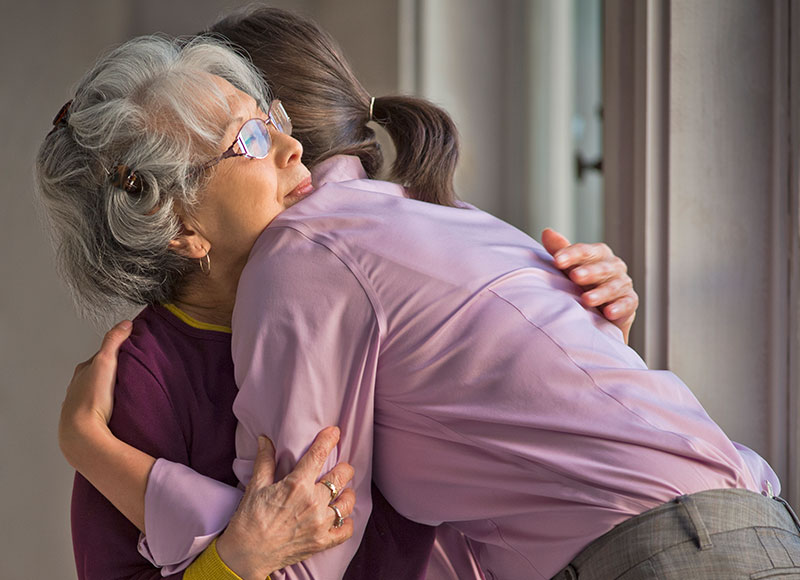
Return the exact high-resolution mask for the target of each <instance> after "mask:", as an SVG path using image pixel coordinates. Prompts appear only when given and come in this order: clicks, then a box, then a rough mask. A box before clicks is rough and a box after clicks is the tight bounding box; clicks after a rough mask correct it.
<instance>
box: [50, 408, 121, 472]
mask: <svg viewBox="0 0 800 580" xmlns="http://www.w3.org/2000/svg"><path fill="white" fill-rule="evenodd" d="M113 441H117V439H116V437H114V435H113V434H112V433H111V430H110V429H109V428H108V425H107V424H106V423H105V422H103V421H101V420H100V419H99V418H98V417H97V416H96V415H94V414H89V415H88V416H86V417H78V416H70V417H64V416H62V417H61V420H60V421H59V424H58V444H59V447H60V448H61V453H62V454H63V455H64V457H65V458H66V460H67V462H68V463H69V464H70V465H71V466H72V467H74V468H75V469H79V467H80V465H79V464H80V463H81V460H82V457H83V456H85V455H87V454H92V453H93V451H92V450H93V449H97V448H98V447H99V446H101V445H104V444H108V443H109V442H113Z"/></svg>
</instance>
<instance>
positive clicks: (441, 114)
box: [372, 96, 458, 206]
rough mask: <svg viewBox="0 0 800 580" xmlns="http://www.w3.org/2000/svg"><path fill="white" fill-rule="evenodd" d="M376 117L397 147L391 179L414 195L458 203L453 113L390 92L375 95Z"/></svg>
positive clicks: (452, 204)
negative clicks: (387, 94)
mask: <svg viewBox="0 0 800 580" xmlns="http://www.w3.org/2000/svg"><path fill="white" fill-rule="evenodd" d="M372 120H373V121H375V122H376V123H377V124H378V125H380V126H382V127H383V128H384V129H385V130H386V131H387V132H388V133H389V136H390V137H391V138H392V142H393V143H394V146H395V149H396V150H397V157H396V159H395V161H394V163H393V164H392V169H391V172H390V174H389V175H390V180H391V181H394V182H396V183H399V184H401V185H403V186H405V188H406V189H407V190H408V192H409V195H410V197H412V198H413V199H418V200H420V201H426V202H429V203H435V204H438V205H448V206H455V205H456V196H455V190H454V187H453V174H454V173H455V169H456V163H457V162H458V131H457V130H456V126H455V123H453V120H452V119H451V118H450V115H448V114H447V112H445V111H444V110H443V109H441V108H440V107H437V106H436V105H434V104H433V103H431V102H430V101H427V100H425V99H421V98H418V97H406V96H389V97H379V98H377V99H375V101H374V103H373V106H372Z"/></svg>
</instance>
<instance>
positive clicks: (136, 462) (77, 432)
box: [59, 420, 155, 532]
mask: <svg viewBox="0 0 800 580" xmlns="http://www.w3.org/2000/svg"><path fill="white" fill-rule="evenodd" d="M59 444H60V446H61V451H62V453H63V454H64V457H66V459H67V461H68V462H69V464H70V465H72V466H73V467H74V468H75V469H76V470H77V471H78V472H79V473H80V474H81V475H83V476H84V477H85V478H86V479H87V480H88V481H89V482H90V483H91V484H92V485H93V486H94V487H95V488H96V489H97V490H98V491H99V492H100V493H102V494H103V495H104V496H105V497H106V498H107V499H108V500H109V501H110V502H111V503H112V504H113V505H114V507H116V508H117V509H118V510H119V511H120V512H121V513H122V514H123V515H124V516H125V517H126V518H127V519H128V520H130V522H131V523H133V524H134V525H135V526H136V527H137V528H139V530H140V531H142V532H144V495H145V490H146V489H147V478H148V475H149V474H150V470H151V469H152V467H153V463H155V459H153V458H152V457H150V456H149V455H147V454H146V453H143V452H141V451H139V450H138V449H136V448H135V447H132V446H130V445H128V444H127V443H125V442H123V441H121V440H119V439H117V438H116V437H115V436H114V434H113V433H111V431H110V430H109V429H108V427H107V426H106V425H105V424H101V423H100V422H99V421H93V420H88V421H80V422H77V421H75V422H70V423H69V424H63V423H62V425H61V426H60V428H59Z"/></svg>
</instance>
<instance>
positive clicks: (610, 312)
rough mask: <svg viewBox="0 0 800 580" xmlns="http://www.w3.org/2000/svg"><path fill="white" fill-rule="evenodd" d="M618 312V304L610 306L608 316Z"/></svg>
mask: <svg viewBox="0 0 800 580" xmlns="http://www.w3.org/2000/svg"><path fill="white" fill-rule="evenodd" d="M618 313H619V306H610V307H609V309H608V314H609V315H610V316H614V315H616V314H618Z"/></svg>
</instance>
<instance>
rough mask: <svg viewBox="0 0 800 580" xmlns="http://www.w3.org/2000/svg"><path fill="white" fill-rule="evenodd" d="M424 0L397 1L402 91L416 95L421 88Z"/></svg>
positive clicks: (398, 54) (398, 49)
mask: <svg viewBox="0 0 800 580" xmlns="http://www.w3.org/2000/svg"><path fill="white" fill-rule="evenodd" d="M421 1H422V0H399V2H398V3H397V27H398V34H397V37H398V44H399V46H398V47H397V58H398V61H397V71H398V75H397V76H398V87H399V89H400V92H401V93H405V94H409V95H414V94H418V93H419V90H420V53H422V50H423V49H422V47H421V45H420V43H421V42H422V37H423V34H422V33H421V31H420V26H421V22H420V18H419V13H420V7H419V4H420V2H421Z"/></svg>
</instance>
